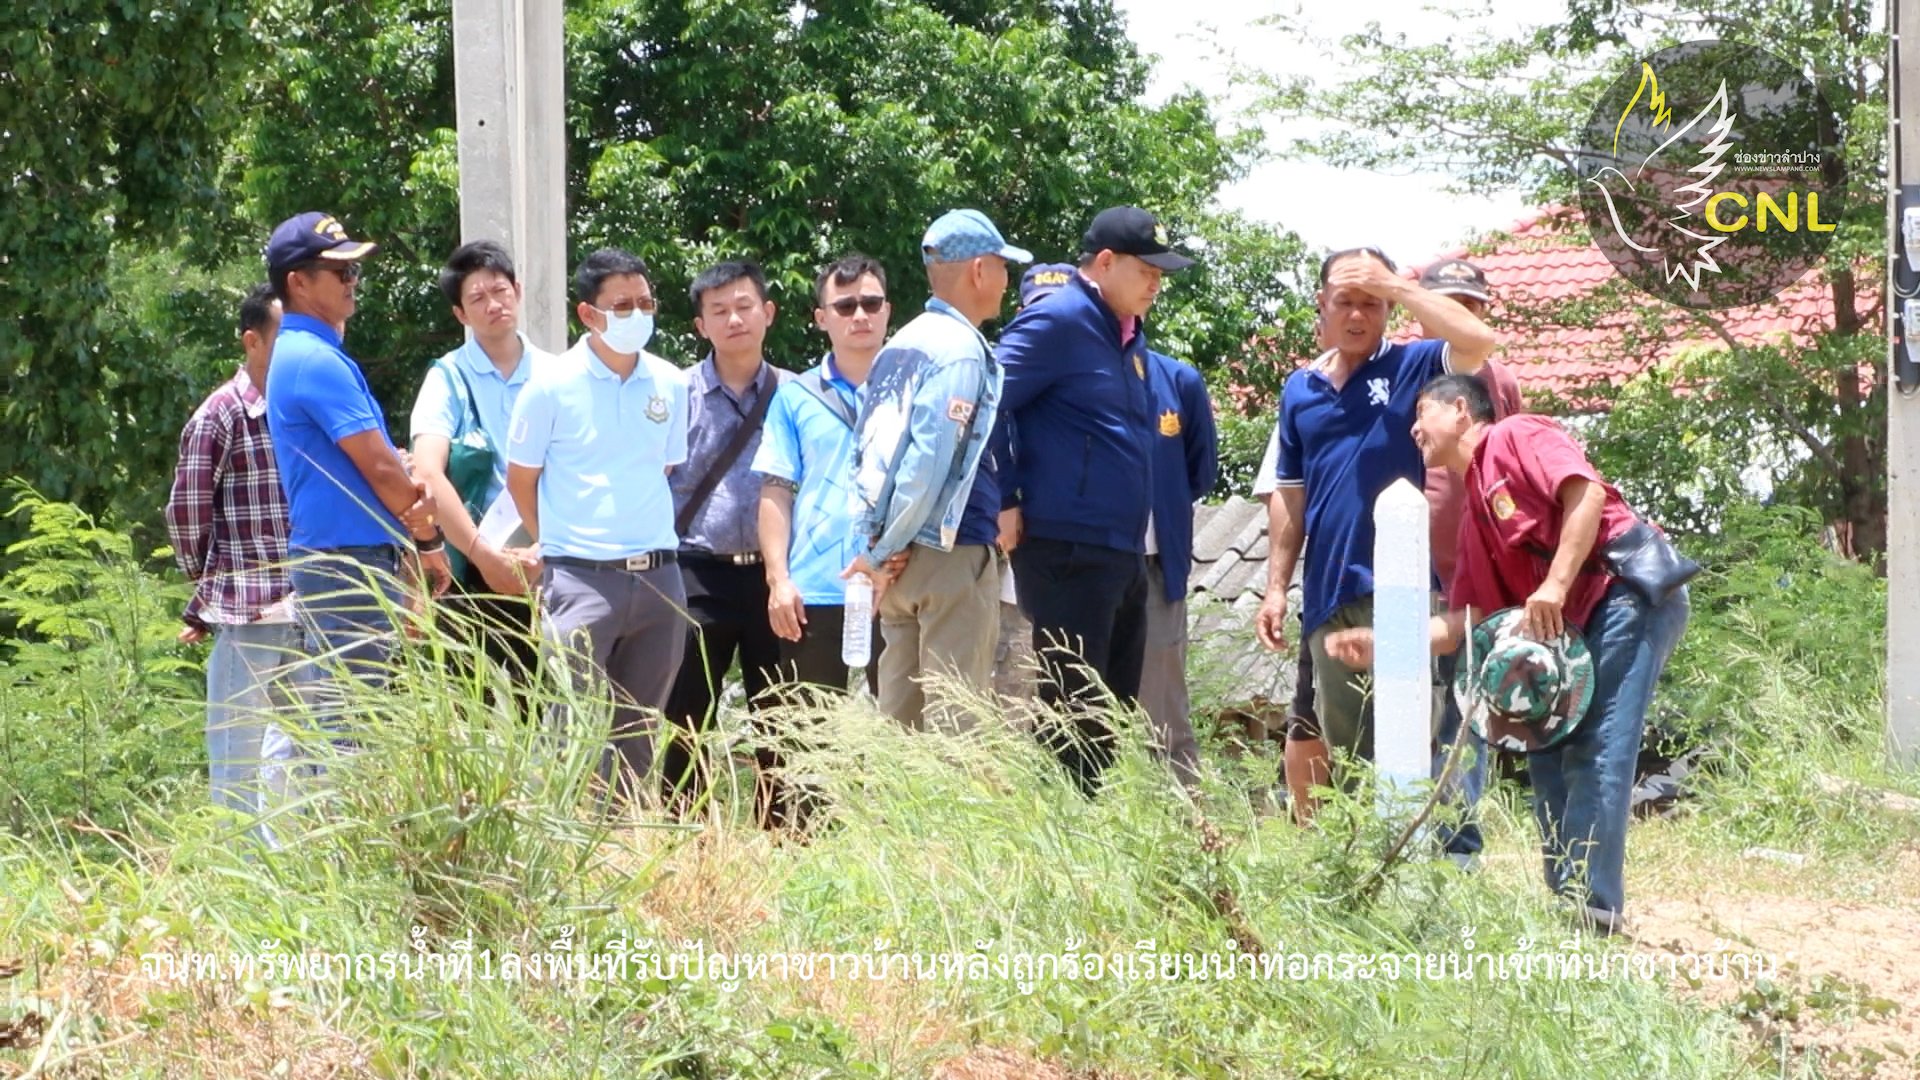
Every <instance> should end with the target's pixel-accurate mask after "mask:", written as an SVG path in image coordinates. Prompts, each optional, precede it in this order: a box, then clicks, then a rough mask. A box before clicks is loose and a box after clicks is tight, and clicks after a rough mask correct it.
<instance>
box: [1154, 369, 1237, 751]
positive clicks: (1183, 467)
mask: <svg viewBox="0 0 1920 1080" xmlns="http://www.w3.org/2000/svg"><path fill="white" fill-rule="evenodd" d="M1147 382H1148V384H1149V385H1151V386H1152V387H1153V398H1154V408H1155V409H1157V410H1158V411H1159V418H1158V420H1157V421H1156V422H1155V429H1154V440H1153V454H1154V456H1153V524H1152V526H1151V527H1150V528H1149V529H1148V530H1147V536H1146V542H1147V652H1146V661H1145V663H1144V664H1143V665H1142V668H1141V672H1140V707H1141V709H1143V710H1144V711H1145V712H1146V714H1147V721H1148V723H1149V724H1150V725H1151V726H1152V728H1153V743H1154V750H1155V752H1156V753H1158V754H1160V755H1161V756H1163V757H1165V758H1166V760H1167V762H1168V764H1169V765H1170V766H1172V768H1173V775H1174V776H1175V777H1176V778H1178V779H1179V781H1180V783H1181V785H1182V786H1184V787H1188V788H1191V787H1193V786H1194V784H1195V783H1196V782H1198V780H1199V778H1200V771H1199V770H1200V746H1199V743H1198V742H1196V741H1195V740H1194V737H1193V721H1192V720H1191V719H1190V718H1189V716H1188V711H1189V705H1188V701H1187V572H1188V571H1189V570H1190V569H1192V566H1193V504H1194V503H1195V502H1196V501H1198V500H1199V499H1200V498H1201V497H1202V496H1204V495H1205V494H1206V493H1207V492H1208V491H1209V490H1211V489H1212V488H1213V481H1214V479H1215V477H1217V476H1218V475H1219V471H1220V440H1219V436H1218V434H1217V433H1216V432H1215V430H1214V423H1213V402H1212V401H1210V400H1208V398H1207V384H1206V380H1204V379H1202V378H1201V377H1200V372H1199V371H1197V370H1195V369H1194V368H1193V366H1192V365H1190V364H1183V363H1181V362H1180V361H1178V360H1175V359H1174V358H1172V357H1171V356H1165V355H1162V354H1160V353H1157V352H1149V353H1148V354H1147Z"/></svg>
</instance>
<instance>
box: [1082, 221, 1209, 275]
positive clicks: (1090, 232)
mask: <svg viewBox="0 0 1920 1080" xmlns="http://www.w3.org/2000/svg"><path fill="white" fill-rule="evenodd" d="M1103 251H1114V252H1118V253H1120V254H1122V255H1131V256H1133V257H1134V258H1136V259H1139V260H1140V261H1141V262H1144V263H1146V264H1147V265H1148V266H1157V267H1159V268H1160V269H1162V270H1185V269H1186V268H1187V267H1189V266H1192V265H1193V260H1192V259H1189V258H1187V257H1186V256H1185V255H1182V254H1180V253H1179V252H1177V251H1175V250H1173V248H1172V247H1170V246H1169V245H1168V243H1167V227H1166V226H1164V225H1162V224H1160V219H1159V218H1156V217H1154V216H1153V215H1152V214H1149V213H1148V212H1146V211H1145V210H1142V209H1140V208H1139V207H1137V206H1110V207H1108V208H1107V209H1105V210H1102V211H1100V213H1098V214H1096V215H1094V219H1093V224H1091V225H1089V226H1087V232H1086V235H1084V236H1082V237H1081V238H1080V252H1081V254H1083V255H1098V254H1099V253H1101V252H1103Z"/></svg>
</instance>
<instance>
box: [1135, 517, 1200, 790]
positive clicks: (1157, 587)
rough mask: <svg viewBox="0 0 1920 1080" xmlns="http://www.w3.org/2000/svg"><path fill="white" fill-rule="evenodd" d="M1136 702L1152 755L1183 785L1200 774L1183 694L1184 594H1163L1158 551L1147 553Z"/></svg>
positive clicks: (1188, 707)
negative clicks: (1143, 650) (1143, 635)
mask: <svg viewBox="0 0 1920 1080" xmlns="http://www.w3.org/2000/svg"><path fill="white" fill-rule="evenodd" d="M1140 707H1141V708H1142V709H1143V710H1145V712H1146V714H1147V723H1148V724H1149V725H1150V726H1151V727H1152V729H1153V748H1154V753H1155V754H1156V756H1158V757H1160V758H1162V759H1163V760H1165V761H1166V762H1167V765H1168V767H1169V768H1171V769H1172V770H1173V775H1174V779H1176V780H1178V781H1180V784H1181V786H1182V787H1192V786H1193V785H1194V784H1195V783H1196V782H1198V780H1199V778H1200V745H1199V743H1198V742H1197V741H1195V739H1194V737H1193V718H1192V715H1191V713H1192V707H1191V704H1190V703H1189V701H1188V698H1187V598H1186V597H1184V596H1182V597H1181V598H1180V599H1178V600H1168V599H1167V579H1166V575H1165V573H1164V572H1163V571H1162V570H1161V566H1160V557H1159V556H1158V555H1149V556H1147V653H1146V659H1145V660H1144V662H1143V663H1142V665H1141V668H1140Z"/></svg>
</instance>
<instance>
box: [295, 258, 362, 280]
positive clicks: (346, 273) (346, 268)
mask: <svg viewBox="0 0 1920 1080" xmlns="http://www.w3.org/2000/svg"><path fill="white" fill-rule="evenodd" d="M301 269H302V270H325V271H326V272H327V273H329V274H332V275H333V276H334V277H337V278H339V279H340V280H341V281H344V282H346V283H347V284H349V285H351V284H353V283H354V282H356V281H359V280H360V272H361V271H360V264H359V263H357V262H349V263H343V262H311V263H308V264H307V265H305V266H303V267H301Z"/></svg>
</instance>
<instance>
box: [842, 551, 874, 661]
mask: <svg viewBox="0 0 1920 1080" xmlns="http://www.w3.org/2000/svg"><path fill="white" fill-rule="evenodd" d="M845 612H846V623H845V625H844V626H843V627H842V628H841V630H840V660H841V662H842V663H844V664H846V665H847V666H848V667H857V668H863V667H866V666H867V662H868V661H869V660H872V659H873V581H872V579H870V578H868V577H867V575H865V574H855V575H853V576H852V577H850V578H848V579H847V606H846V609H845Z"/></svg>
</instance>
